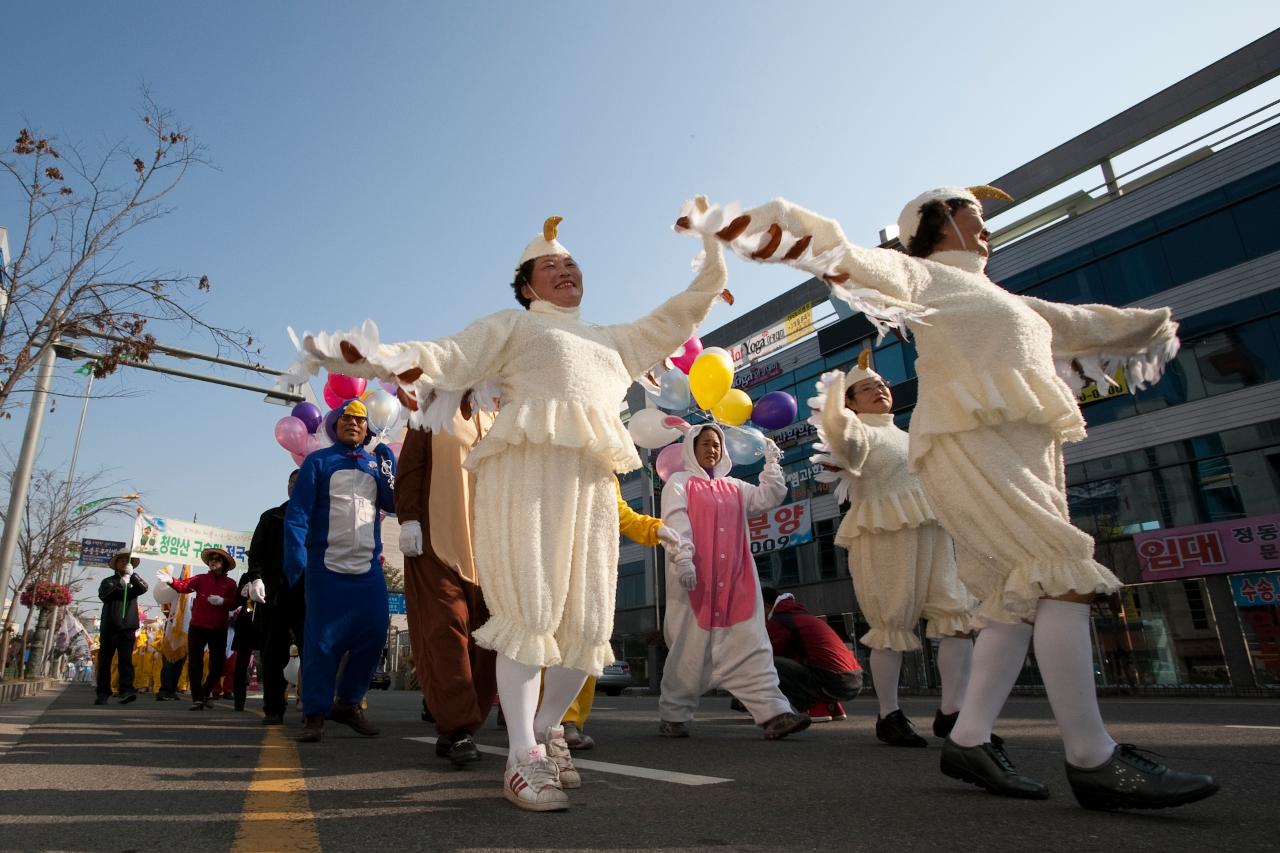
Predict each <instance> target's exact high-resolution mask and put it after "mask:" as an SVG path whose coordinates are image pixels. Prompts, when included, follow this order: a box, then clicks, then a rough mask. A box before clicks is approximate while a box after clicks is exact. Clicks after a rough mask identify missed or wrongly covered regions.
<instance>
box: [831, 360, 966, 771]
mask: <svg viewBox="0 0 1280 853" xmlns="http://www.w3.org/2000/svg"><path fill="white" fill-rule="evenodd" d="M870 355H871V350H869V349H867V350H863V351H862V355H861V356H860V357H859V358H858V363H857V364H856V365H854V366H853V368H852V369H850V370H849V372H848V373H841V372H840V371H838V370H837V371H832V372H830V373H826V374H823V376H822V378H821V380H820V381H819V382H818V384H817V391H818V396H817V397H816V398H814V399H812V400H810V401H809V406H810V408H811V409H812V410H813V416H812V417H810V418H809V422H810V423H811V424H813V425H814V426H815V427H816V428H817V430H818V441H819V442H820V445H819V448H818V449H819V451H820V452H819V454H817V455H815V456H814V457H813V461H814V462H815V463H818V464H822V465H825V466H828V467H829V468H835V469H836V471H837V477H838V479H839V480H840V483H841V485H840V486H837V489H836V497H837V500H839V501H840V502H841V503H843V502H844V501H845V500H848V501H850V503H851V506H850V508H849V511H848V512H847V513H846V514H845V516H844V519H843V520H842V521H841V522H840V529H839V530H838V531H837V532H836V544H837V545H839V546H841V547H843V548H845V549H847V550H848V552H849V573H850V575H851V576H852V579H853V588H854V592H855V594H856V595H857V597H858V606H859V607H860V608H861V609H862V613H863V616H864V617H866V620H867V622H868V623H869V624H870V626H871V630H869V631H867V633H865V634H863V635H862V636H861V637H859V639H860V640H861V641H862V644H863V645H864V646H867V647H869V648H870V649H871V675H872V678H873V679H874V681H875V688H876V699H877V700H878V701H879V703H880V714H879V716H878V717H876V737H877V738H879V739H880V740H881V741H883V742H884V743H887V744H889V745H890V746H903V747H924V746H927V745H928V743H927V741H925V739H924V738H922V737H921V736H920V735H919V734H917V733H916V731H915V729H914V728H913V727H912V725H911V721H910V720H909V719H907V717H906V715H905V714H903V713H902V709H901V708H900V707H898V678H899V675H900V673H901V670H902V655H903V653H904V652H913V651H916V650H918V649H919V648H920V640H919V638H918V637H917V636H916V626H917V625H918V624H919V623H920V619H921V617H924V618H925V619H927V620H928V627H927V628H926V632H925V633H926V636H928V637H931V638H937V639H940V640H941V643H940V644H939V647H938V671H939V673H940V674H941V676H942V701H941V705H940V707H939V708H938V711H937V713H936V714H935V716H934V720H933V732H934V734H935V735H937V736H938V737H943V738H945V737H946V736H947V735H948V734H950V732H951V729H952V727H954V726H955V722H956V718H957V717H958V716H959V711H960V706H961V705H962V704H963V702H964V694H965V689H966V686H967V684H968V682H969V667H970V658H971V657H972V653H973V639H972V633H971V628H972V626H971V612H970V611H971V610H972V608H973V601H972V599H971V598H970V596H969V594H968V593H967V592H966V591H965V588H964V586H963V585H962V584H961V583H960V580H959V578H958V577H957V575H956V560H955V554H954V548H953V546H952V544H951V537H950V536H948V535H947V532H946V531H945V530H943V529H942V527H941V525H939V524H938V520H937V518H936V516H935V515H934V513H933V508H932V507H931V506H930V504H929V499H928V498H927V497H926V496H925V493H924V487H923V486H922V485H921V483H920V478H919V477H917V476H916V475H915V474H913V473H911V472H910V471H908V470H907V434H906V433H905V432H903V431H902V430H901V429H899V428H898V426H897V425H896V424H895V423H894V422H893V414H892V409H893V392H892V391H891V390H890V388H889V384H888V383H887V382H885V381H884V379H883V378H882V377H881V376H880V374H878V373H876V372H875V371H874V370H872V369H871V363H870V358H869V357H870Z"/></svg>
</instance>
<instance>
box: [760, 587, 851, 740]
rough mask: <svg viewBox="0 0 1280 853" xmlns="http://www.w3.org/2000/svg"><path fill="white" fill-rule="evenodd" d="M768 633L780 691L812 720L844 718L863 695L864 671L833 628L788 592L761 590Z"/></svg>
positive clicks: (770, 589) (821, 720) (771, 588)
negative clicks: (850, 703) (847, 707)
mask: <svg viewBox="0 0 1280 853" xmlns="http://www.w3.org/2000/svg"><path fill="white" fill-rule="evenodd" d="M760 593H761V595H762V596H763V597H764V605H765V623H764V625H765V629H766V630H767V631H768V632H769V642H770V643H771V644H772V645H773V665H774V667H775V668H776V669H777V670H778V685H779V687H781V688H782V693H783V695H784V696H786V697H787V699H788V700H790V702H791V704H792V705H794V706H795V707H797V708H808V709H809V719H811V720H813V721H814V722H830V721H831V720H833V719H834V720H843V719H844V718H845V716H846V715H845V712H844V706H842V705H841V704H840V703H841V702H848V701H850V700H852V699H854V698H855V697H857V695H858V692H859V691H860V690H862V667H861V666H859V665H858V659H857V658H856V657H854V656H853V652H852V651H850V650H849V646H848V645H847V644H846V643H845V642H844V640H842V639H840V635H839V634H837V633H836V632H835V631H834V630H833V629H832V627H831V626H830V625H828V624H827V623H826V622H824V621H822V620H821V619H819V618H818V617H816V616H814V615H813V614H811V613H809V611H807V610H805V609H804V607H803V606H802V605H801V604H800V602H798V601H796V599H795V596H794V595H792V594H791V593H789V592H784V593H781V594H779V592H778V591H777V590H776V589H774V588H773V587H771V586H766V587H763V588H761V590H760Z"/></svg>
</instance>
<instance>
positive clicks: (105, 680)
mask: <svg viewBox="0 0 1280 853" xmlns="http://www.w3.org/2000/svg"><path fill="white" fill-rule="evenodd" d="M138 562H139V560H138V558H137V557H131V556H130V553H129V551H128V550H122V551H117V552H116V553H115V555H113V556H112V557H111V569H112V574H111V575H110V576H108V577H106V578H103V580H102V583H101V584H100V585H99V586H98V598H100V599H102V620H101V622H102V624H101V627H100V629H99V632H98V634H99V642H100V645H99V647H98V698H97V699H95V700H94V702H93V704H95V705H105V704H107V700H108V699H110V698H111V661H112V659H113V658H116V657H119V661H120V662H119V664H118V666H119V669H120V704H121V705H127V704H128V703H130V702H132V701H134V700H135V699H137V698H138V691H137V690H134V689H133V644H134V640H135V639H136V638H137V635H138V598H139V596H141V595H142V594H143V593H144V592H146V591H147V582H146V581H144V580H143V579H142V578H140V577H138V576H137V575H136V574H134V573H133V570H134V568H135V567H136V566H137V565H138Z"/></svg>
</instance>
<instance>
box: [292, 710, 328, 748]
mask: <svg viewBox="0 0 1280 853" xmlns="http://www.w3.org/2000/svg"><path fill="white" fill-rule="evenodd" d="M322 740H324V715H323V714H311V715H310V716H308V717H306V719H304V720H303V722H302V734H300V735H298V743H319V742H320V741H322Z"/></svg>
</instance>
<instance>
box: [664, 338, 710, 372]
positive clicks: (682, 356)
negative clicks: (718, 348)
mask: <svg viewBox="0 0 1280 853" xmlns="http://www.w3.org/2000/svg"><path fill="white" fill-rule="evenodd" d="M700 355H702V339H701V338H699V337H698V336H697V335H694V336H693V337H692V338H689V340H687V341H685V342H684V346H683V347H681V348H680V349H679V350H678V351H676V352H673V353H672V354H671V363H672V364H673V365H675V366H676V367H677V368H678V369H679V370H680V372H681V373H684V374H686V375H687V374H688V373H689V369H690V368H692V367H693V363H694V362H695V361H697V360H698V356H700Z"/></svg>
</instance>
